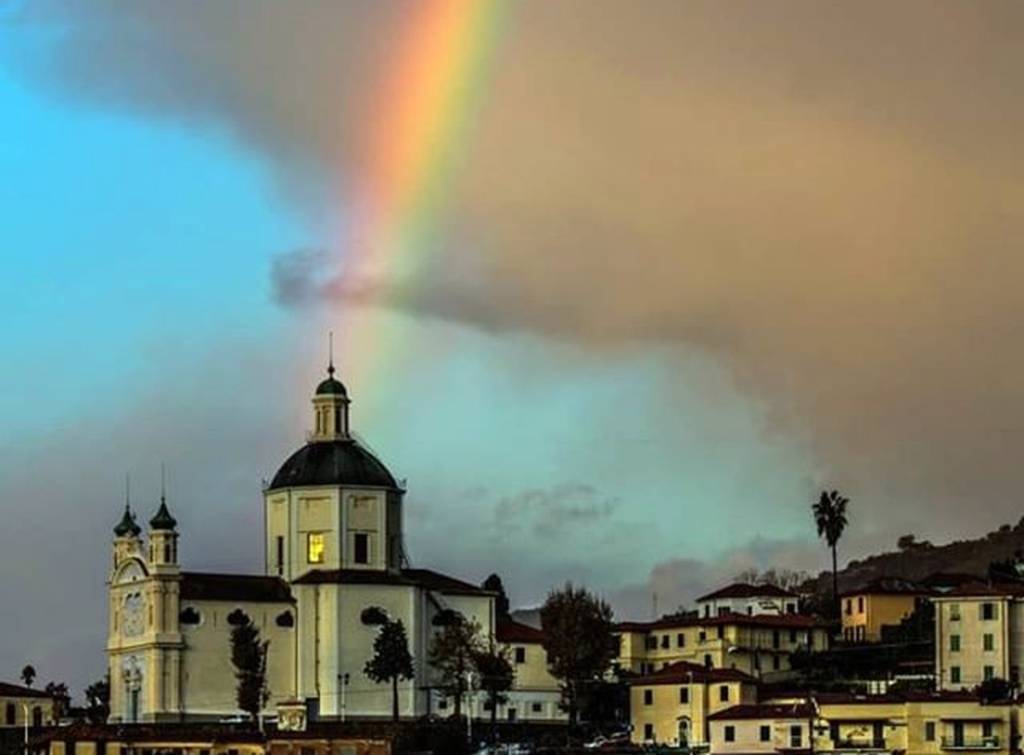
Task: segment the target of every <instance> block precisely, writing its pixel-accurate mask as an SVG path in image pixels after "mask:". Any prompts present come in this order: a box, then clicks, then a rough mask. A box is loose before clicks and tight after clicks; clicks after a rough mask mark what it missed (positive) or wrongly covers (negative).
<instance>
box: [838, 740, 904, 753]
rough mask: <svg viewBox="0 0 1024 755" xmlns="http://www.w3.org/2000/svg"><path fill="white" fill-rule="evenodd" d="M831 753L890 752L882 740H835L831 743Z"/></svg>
mask: <svg viewBox="0 0 1024 755" xmlns="http://www.w3.org/2000/svg"><path fill="white" fill-rule="evenodd" d="M832 751H833V752H853V753H868V752H871V753H874V752H878V753H885V752H892V749H891V748H889V747H886V745H885V740H884V739H836V740H834V741H833V742H832Z"/></svg>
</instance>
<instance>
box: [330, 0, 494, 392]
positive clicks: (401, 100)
mask: <svg viewBox="0 0 1024 755" xmlns="http://www.w3.org/2000/svg"><path fill="white" fill-rule="evenodd" d="M506 10H507V0H417V1H416V2H413V3H410V4H409V5H408V6H407V9H406V12H405V15H404V17H403V18H402V23H401V27H402V28H401V29H400V31H399V34H398V44H397V45H396V46H395V50H394V52H393V53H392V54H391V55H389V59H391V60H393V61H394V63H393V66H391V67H390V69H389V70H387V71H386V72H385V76H384V77H383V81H382V83H381V85H380V86H379V87H378V89H377V91H376V92H375V98H376V103H377V104H376V107H374V108H371V115H370V117H369V118H368V119H367V124H366V135H365V136H366V138H365V141H364V144H363V148H362V150H361V151H362V154H363V155H365V156H366V158H367V162H366V164H365V165H364V167H363V169H362V171H361V172H360V179H359V181H358V182H357V183H358V186H359V187H360V188H359V190H358V191H359V197H358V198H357V201H356V210H355V212H354V219H353V221H352V223H351V225H352V228H351V229H350V231H349V232H348V233H347V234H346V239H347V240H346V241H345V242H344V243H343V244H342V247H343V251H342V253H343V255H344V258H343V260H342V263H343V270H344V271H345V273H343V280H342V288H343V289H344V288H345V281H344V276H346V275H348V274H349V273H351V274H352V275H355V276H359V277H360V278H363V277H369V278H371V279H374V280H383V281H386V282H392V281H408V280H410V279H411V278H414V277H415V276H416V274H417V273H418V272H419V271H421V270H422V269H423V267H424V266H426V265H428V264H430V261H431V255H432V252H434V251H435V250H436V245H437V242H438V238H437V236H438V232H439V230H440V228H441V225H442V221H443V220H444V218H445V213H446V209H447V200H448V199H449V197H450V196H451V193H452V192H451V186H452V182H453V179H454V177H455V176H456V174H457V171H458V168H459V162H460V157H461V156H462V154H463V148H464V145H465V144H466V143H467V140H468V139H469V136H470V133H469V132H470V130H471V127H472V123H473V120H474V115H475V114H476V112H477V111H478V108H479V105H480V102H481V99H482V95H483V93H484V90H485V89H486V84H487V81H488V78H489V73H490V70H491V64H492V61H493V60H494V53H495V49H496V46H497V43H498V39H499V36H500V31H501V29H502V27H503V25H504V23H503V22H504V19H505V16H506ZM356 285H358V283H357V284H356ZM388 287H389V286H386V288H388ZM371 303H373V302H371ZM377 303H380V304H385V303H387V302H383V301H380V302H377ZM339 330H340V331H341V333H342V334H343V335H342V341H341V348H342V351H343V353H344V354H345V361H346V363H347V364H346V368H345V372H346V373H347V374H348V375H349V376H350V377H354V378H355V382H361V381H360V376H365V375H366V374H367V372H368V371H379V370H381V369H383V365H382V364H381V360H383V359H385V358H386V355H385V354H384V353H383V352H384V351H388V352H392V353H393V351H394V344H391V345H390V346H389V348H388V349H386V350H385V349H383V348H382V347H381V345H380V344H378V343H376V342H375V340H374V339H375V338H376V335H375V334H374V333H366V332H363V333H358V332H351V330H350V329H347V328H345V327H344V323H343V322H342V323H339ZM353 373H357V374H355V375H353Z"/></svg>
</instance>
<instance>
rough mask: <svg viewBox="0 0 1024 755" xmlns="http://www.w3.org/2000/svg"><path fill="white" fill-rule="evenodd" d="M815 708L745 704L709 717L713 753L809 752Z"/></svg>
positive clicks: (798, 703)
mask: <svg viewBox="0 0 1024 755" xmlns="http://www.w3.org/2000/svg"><path fill="white" fill-rule="evenodd" d="M813 721H814V706H813V705H811V704H810V703H808V702H806V701H799V700H798V701H794V702H792V703H745V704H742V705H734V706H733V707H731V708H726V709H725V710H721V711H719V712H717V713H712V714H711V715H710V716H708V725H709V734H710V740H709V742H710V746H711V751H712V752H715V753H722V754H723V755H733V754H734V753H735V754H737V755H738V754H740V753H742V754H743V755H761V754H762V753H764V754H765V755H767V754H768V753H794V752H810V741H811V740H810V737H811V728H812V724H813Z"/></svg>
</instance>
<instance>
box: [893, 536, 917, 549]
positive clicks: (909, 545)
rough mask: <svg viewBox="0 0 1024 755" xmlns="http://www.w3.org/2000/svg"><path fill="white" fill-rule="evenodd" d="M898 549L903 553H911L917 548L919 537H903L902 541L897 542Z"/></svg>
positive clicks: (901, 537)
mask: <svg viewBox="0 0 1024 755" xmlns="http://www.w3.org/2000/svg"><path fill="white" fill-rule="evenodd" d="M896 547H897V548H899V549H900V550H901V551H909V550H912V549H913V548H916V547H917V537H916V536H915V535H901V536H900V539H899V540H897V541H896Z"/></svg>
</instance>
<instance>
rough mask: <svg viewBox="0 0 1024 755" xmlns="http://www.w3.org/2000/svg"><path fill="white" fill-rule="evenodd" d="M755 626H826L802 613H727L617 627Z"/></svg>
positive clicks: (641, 629) (623, 629)
mask: <svg viewBox="0 0 1024 755" xmlns="http://www.w3.org/2000/svg"><path fill="white" fill-rule="evenodd" d="M731 625H738V626H753V627H766V628H769V629H812V628H815V627H824V626H825V625H824V624H823V623H822V622H821V621H820V620H818V619H816V618H815V617H813V616H807V615H805V614H800V613H786V614H781V615H778V616H774V615H771V614H759V615H754V616H751V615H748V614H745V613H726V614H723V615H721V616H708V617H706V618H705V617H682V618H665V619H658V620H657V621H623V622H620V623H618V624H616V625H615V629H616V630H617V631H619V632H652V631H656V630H658V629H682V628H684V627H717V626H731Z"/></svg>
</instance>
